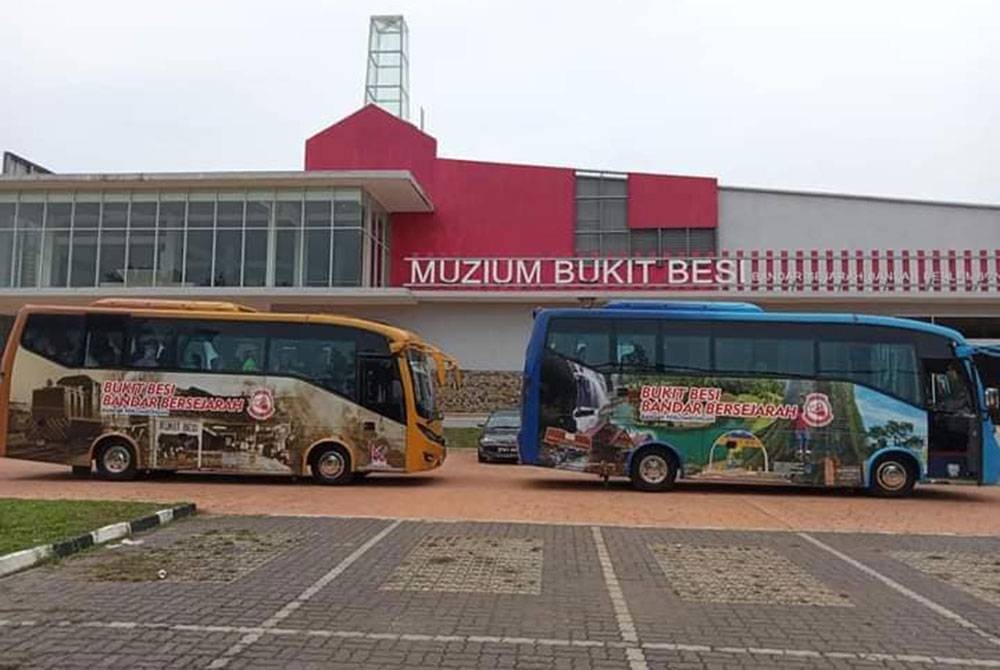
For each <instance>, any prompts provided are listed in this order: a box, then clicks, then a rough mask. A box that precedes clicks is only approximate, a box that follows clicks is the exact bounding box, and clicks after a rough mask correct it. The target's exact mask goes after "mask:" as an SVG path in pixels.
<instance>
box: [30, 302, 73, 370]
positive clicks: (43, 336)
mask: <svg viewBox="0 0 1000 670" xmlns="http://www.w3.org/2000/svg"><path fill="white" fill-rule="evenodd" d="M83 340H84V317H83V315H77V314H32V315H30V316H29V317H28V322H27V324H25V326H24V334H23V335H22V336H21V346H23V347H24V348H25V349H27V350H28V351H31V352H34V353H36V354H38V355H39V356H43V357H44V358H47V359H49V360H51V361H55V362H56V363H59V364H60V365H64V366H66V367H69V368H78V367H80V366H81V364H82V362H83Z"/></svg>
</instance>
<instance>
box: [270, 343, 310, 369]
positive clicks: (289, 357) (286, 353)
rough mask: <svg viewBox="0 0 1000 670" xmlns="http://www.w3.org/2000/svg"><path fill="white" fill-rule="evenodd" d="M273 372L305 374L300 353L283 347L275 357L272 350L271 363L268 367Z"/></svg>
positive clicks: (292, 348) (291, 348)
mask: <svg viewBox="0 0 1000 670" xmlns="http://www.w3.org/2000/svg"><path fill="white" fill-rule="evenodd" d="M268 367H270V369H271V372H283V373H285V374H301V373H303V372H305V370H304V367H303V365H302V363H301V361H300V360H299V358H298V351H297V349H295V348H294V347H281V349H279V350H278V355H277V356H275V355H274V350H273V349H272V350H271V363H270V365H269V366H268Z"/></svg>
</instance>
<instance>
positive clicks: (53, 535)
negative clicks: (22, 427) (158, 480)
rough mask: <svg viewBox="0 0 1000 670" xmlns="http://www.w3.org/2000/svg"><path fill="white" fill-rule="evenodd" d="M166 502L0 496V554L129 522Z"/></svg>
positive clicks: (151, 511)
mask: <svg viewBox="0 0 1000 670" xmlns="http://www.w3.org/2000/svg"><path fill="white" fill-rule="evenodd" d="M171 506H172V505H170V504H166V503H144V502H117V501H113V500H18V499H14V498H0V555H3V554H9V553H10V552H12V551H18V550H20V549H27V548H29V547H34V546H36V545H39V544H48V543H50V542H55V541H57V540H66V539H69V538H71V537H75V536H77V535H82V534H83V533H87V532H90V531H92V530H94V529H96V528H100V527H101V526H107V525H108V524H112V523H119V522H121V521H131V520H132V519H137V518H139V517H141V516H146V515H147V514H151V513H153V512H155V511H157V510H161V509H164V508H166V507H171Z"/></svg>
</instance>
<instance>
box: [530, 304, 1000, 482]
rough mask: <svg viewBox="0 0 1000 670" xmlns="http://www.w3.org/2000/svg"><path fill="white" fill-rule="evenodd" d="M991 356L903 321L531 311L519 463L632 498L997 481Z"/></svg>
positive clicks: (744, 309) (643, 309) (641, 309)
mask: <svg viewBox="0 0 1000 670" xmlns="http://www.w3.org/2000/svg"><path fill="white" fill-rule="evenodd" d="M998 356H1000V352H997V351H994V350H990V349H989V348H977V347H975V346H973V345H971V344H969V343H968V342H967V341H966V340H965V339H964V338H963V336H962V335H961V334H960V333H958V332H956V331H954V330H950V329H948V328H942V327H939V326H935V325H931V324H927V323H922V322H919V321H912V320H908V319H898V318H888V317H877V316H863V315H854V314H823V313H816V314H813V313H808V314H807V313H783V312H782V313H771V312H765V311H763V310H762V309H761V308H759V307H757V306H756V305H751V304H747V303H710V302H677V303H665V302H643V301H633V302H613V303H610V304H608V305H607V306H605V307H601V308H579V309H544V310H539V311H538V312H536V315H535V322H534V330H533V333H532V336H531V340H530V342H529V344H528V349H527V353H526V360H525V365H524V380H523V403H522V410H521V411H522V427H521V432H520V434H519V436H518V445H519V452H520V460H521V462H522V463H523V464H530V465H538V466H544V467H552V468H561V469H566V470H576V471H580V472H589V473H593V474H597V475H599V476H601V477H604V478H605V479H607V478H609V477H628V478H629V479H630V480H631V482H632V484H633V486H634V487H635V488H637V489H640V490H644V491H659V490H665V489H669V488H670V487H671V486H672V485H673V484H674V482H675V480H676V479H678V478H682V479H685V480H692V481H698V480H700V481H713V482H754V483H768V484H792V485H795V484H797V485H802V486H836V487H856V488H866V489H868V490H870V491H871V492H872V493H874V494H877V495H881V496H887V497H901V496H905V495H908V494H909V493H910V492H911V491H912V490H913V487H914V485H915V484H916V483H917V482H918V481H937V480H949V481H956V482H957V481H961V482H968V483H978V484H994V483H996V481H997V479H998V477H1000V447H998V441H997V440H998V436H997V433H996V432H995V429H994V425H995V424H997V423H1000V422H998V417H1000V412H998V405H1000V395H998V392H997V390H996V388H993V386H994V385H995V384H996V377H997V376H998V375H997V374H996V373H997V372H998V371H1000V366H998V365H997V364H996V361H997V360H998ZM987 370H988V371H989V372H987ZM987 386H989V387H990V388H986V387H987Z"/></svg>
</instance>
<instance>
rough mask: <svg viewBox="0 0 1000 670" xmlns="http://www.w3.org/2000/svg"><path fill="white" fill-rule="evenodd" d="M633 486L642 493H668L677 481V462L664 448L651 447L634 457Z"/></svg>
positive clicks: (631, 476)
mask: <svg viewBox="0 0 1000 670" xmlns="http://www.w3.org/2000/svg"><path fill="white" fill-rule="evenodd" d="M629 477H630V479H631V480H632V486H633V487H634V488H636V489H638V490H640V491H666V490H667V489H669V488H671V487H673V485H674V480H675V479H677V461H676V459H675V458H674V457H673V455H671V453H670V452H669V451H667V450H666V449H664V448H662V447H649V448H647V449H643V450H641V451H640V452H639V453H638V454H636V455H635V456H633V457H632V469H631V472H630V473H629Z"/></svg>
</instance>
